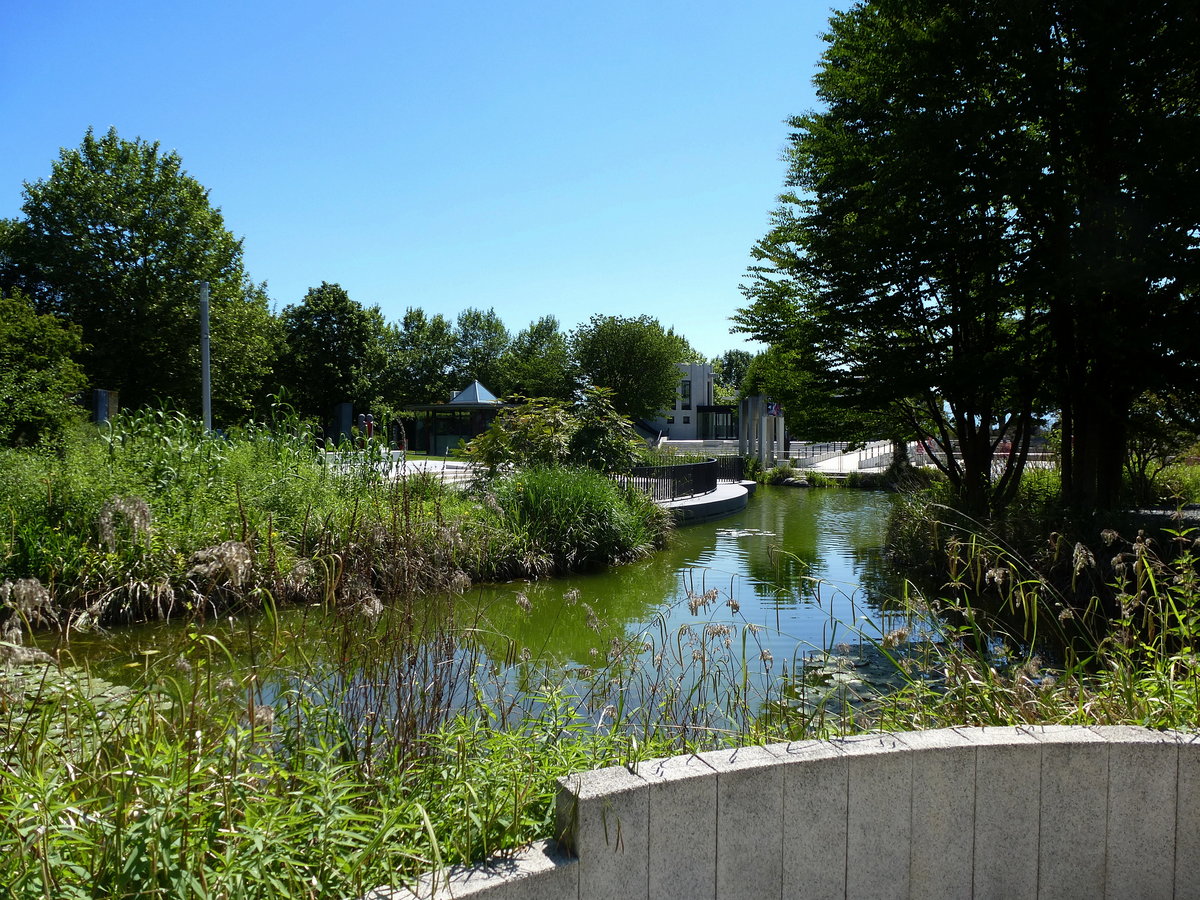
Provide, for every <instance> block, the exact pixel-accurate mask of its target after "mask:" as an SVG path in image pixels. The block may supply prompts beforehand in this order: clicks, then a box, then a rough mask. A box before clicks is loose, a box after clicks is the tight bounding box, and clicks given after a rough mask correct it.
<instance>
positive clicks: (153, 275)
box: [0, 129, 273, 415]
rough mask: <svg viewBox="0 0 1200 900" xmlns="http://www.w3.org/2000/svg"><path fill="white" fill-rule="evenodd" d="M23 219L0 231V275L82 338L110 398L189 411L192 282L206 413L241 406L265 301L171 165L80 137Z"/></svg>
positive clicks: (168, 159)
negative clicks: (206, 294) (207, 377)
mask: <svg viewBox="0 0 1200 900" xmlns="http://www.w3.org/2000/svg"><path fill="white" fill-rule="evenodd" d="M21 211H22V214H23V218H20V219H17V220H16V221H14V222H10V223H8V224H7V225H6V227H5V228H3V229H0V242H2V243H3V247H2V248H0V250H2V251H3V256H4V257H5V265H4V272H3V278H4V280H5V281H7V282H8V283H9V284H10V285H11V284H17V285H20V286H23V287H24V288H25V289H26V290H27V291H28V292H29V293H30V295H31V296H32V297H33V298H34V300H35V302H36V303H37V305H38V307H39V309H40V310H41V311H43V312H53V313H56V314H58V315H60V316H62V317H64V318H66V319H68V320H70V321H71V322H73V323H74V324H75V325H77V326H78V327H79V328H80V330H81V332H82V337H83V340H84V342H85V349H84V353H83V357H82V362H83V366H84V369H85V371H86V372H87V376H88V379H89V380H90V381H91V382H92V384H93V385H94V386H96V387H102V388H108V389H112V390H119V391H120V392H121V402H122V405H126V406H139V405H143V404H146V403H151V402H156V401H166V402H171V403H173V404H175V405H177V406H179V407H182V408H184V409H187V410H189V411H192V412H195V411H197V410H198V409H199V406H200V364H199V327H200V326H199V302H198V287H197V284H198V282H201V281H207V282H209V284H210V305H211V327H210V333H211V348H212V349H211V353H212V361H213V373H214V378H213V404H214V410H215V411H216V412H217V413H218V415H220V414H224V415H234V414H236V413H239V412H245V411H247V410H248V409H249V407H250V404H251V403H252V402H253V399H254V398H255V397H256V396H257V395H258V394H259V392H260V388H261V386H262V380H263V378H264V376H265V375H266V373H267V372H268V371H269V368H270V364H271V360H272V356H273V353H272V346H271V344H272V339H273V331H272V323H271V315H270V311H269V309H268V306H267V300H266V294H265V291H264V290H263V289H262V288H261V287H260V286H257V285H254V284H252V283H251V282H250V281H249V279H248V277H247V275H246V272H245V270H244V268H243V265H242V245H241V241H240V240H238V239H236V238H234V236H233V235H232V234H231V233H230V232H229V230H228V229H227V228H226V227H225V223H224V220H223V218H222V216H221V211H220V210H219V209H217V208H215V207H213V206H212V205H211V204H210V202H209V197H208V191H207V190H206V189H205V188H204V187H202V186H201V185H200V183H199V182H197V181H196V180H195V179H194V178H192V177H191V176H189V175H188V174H187V173H186V172H185V171H184V170H183V165H182V161H181V159H180V157H179V155H178V154H176V153H173V152H170V153H164V152H162V151H160V150H159V145H158V144H157V143H150V142H146V141H142V140H141V139H140V138H138V139H135V140H133V141H128V140H124V139H122V138H121V137H119V136H118V135H117V132H116V130H115V129H110V130H109V131H108V132H107V133H106V134H105V135H103V136H102V137H97V136H96V135H95V134H94V133H93V132H92V131H91V130H90V129H89V130H88V132H87V134H86V135H85V136H84V139H83V142H82V144H81V145H80V146H79V147H78V148H76V149H63V150H62V151H61V153H60V156H59V159H58V160H57V161H56V162H55V163H54V164H53V167H52V170H51V173H50V176H49V177H48V178H46V179H43V180H39V181H35V182H32V183H26V185H25V199H24V202H23V204H22V206H21Z"/></svg>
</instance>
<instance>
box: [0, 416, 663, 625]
mask: <svg viewBox="0 0 1200 900" xmlns="http://www.w3.org/2000/svg"><path fill="white" fill-rule="evenodd" d="M0 470H2V471H4V472H5V473H6V477H5V478H4V479H3V480H2V481H0V582H4V581H5V580H8V581H15V580H17V579H22V578H36V579H38V580H39V581H40V583H41V584H42V585H44V586H46V588H47V589H48V590H49V592H50V596H51V599H52V604H53V608H54V611H55V612H56V613H57V615H58V616H59V618H60V619H62V620H64V621H65V620H67V619H70V620H73V621H75V622H77V623H80V624H90V623H95V622H100V623H105V624H107V623H115V622H130V621H138V620H144V619H155V618H163V617H166V616H168V615H172V616H179V615H200V616H210V615H213V614H217V613H220V612H221V611H223V610H226V609H237V608H243V607H250V608H255V607H258V606H261V605H262V604H263V603H264V602H267V601H268V600H269V601H270V602H278V603H287V602H312V601H315V600H323V599H325V598H327V597H330V596H332V597H335V598H340V599H343V600H346V599H348V600H350V601H353V600H354V599H355V598H356V597H358V596H359V595H361V594H362V593H363V591H364V590H366V591H369V592H372V593H374V594H377V595H379V596H384V597H392V596H397V595H410V594H413V593H418V592H427V591H435V590H444V589H459V590H461V589H462V588H464V587H465V586H466V585H468V584H470V582H471V581H472V580H478V579H486V578H492V577H522V576H527V577H537V576H540V575H544V574H548V573H549V572H551V571H554V572H560V571H565V570H567V569H570V568H572V567H575V566H580V567H586V566H592V565H598V564H605V563H614V562H620V561H624V560H628V559H633V558H637V557H638V556H640V555H643V554H644V553H645V552H647V550H648V549H649V548H652V547H654V546H658V545H659V544H660V543H661V541H662V539H663V537H664V535H665V533H666V528H667V521H666V520H665V518H664V517H663V516H661V515H660V514H659V512H658V510H657V509H656V508H655V507H654V506H653V504H649V503H648V502H644V501H643V500H642V499H640V498H639V497H635V496H633V495H630V494H628V493H626V492H624V491H622V490H620V489H618V488H616V486H615V485H613V484H612V483H611V482H609V481H607V480H606V479H603V478H601V477H600V476H594V475H591V474H587V473H583V474H571V475H565V476H554V475H539V476H537V477H536V478H535V479H534V481H531V482H529V489H528V490H527V491H526V494H525V496H524V497H523V499H521V500H520V501H519V502H518V501H517V499H515V494H513V491H512V489H511V488H509V487H507V486H506V485H507V484H508V482H506V481H505V480H504V479H501V481H500V482H499V485H498V487H497V490H498V491H500V494H501V495H502V496H504V497H511V498H512V499H510V500H506V503H507V504H508V505H507V507H502V506H500V505H498V504H497V503H496V500H495V496H494V492H492V491H490V490H484V491H483V492H481V493H479V494H473V495H472V494H463V493H461V492H458V491H455V490H451V489H448V488H446V487H445V486H444V485H443V484H442V483H441V482H440V481H439V480H438V479H437V477H436V476H434V475H428V474H424V473H410V474H407V475H405V476H404V477H399V478H394V479H389V478H386V477H381V475H380V472H379V471H378V470H377V467H376V465H375V464H374V463H372V459H371V455H370V454H359V455H350V456H345V455H337V456H334V457H329V456H327V455H326V454H322V453H319V452H318V451H317V450H316V448H315V442H314V441H312V439H311V436H310V435H308V434H307V433H306V432H305V431H304V430H303V429H302V428H300V427H299V426H298V425H297V423H295V422H289V421H286V420H285V421H280V422H277V423H275V424H274V425H273V426H272V427H271V428H266V427H252V428H246V429H240V430H236V431H234V432H231V433H230V434H228V435H225V436H216V435H209V434H205V433H204V432H203V430H202V429H201V428H200V427H199V425H198V424H197V423H195V422H191V421H189V420H187V419H183V418H181V417H177V416H172V415H167V414H162V413H142V414H135V415H130V416H125V417H122V418H121V419H119V420H117V421H116V422H115V423H114V424H113V425H112V427H111V428H109V429H107V430H102V431H100V432H98V433H97V432H96V431H95V430H94V429H92V430H90V431H82V432H80V433H79V434H77V435H76V436H75V437H74V438H73V439H72V440H70V441H68V442H66V443H65V444H63V445H62V446H60V447H57V448H54V449H50V448H41V449H37V450H0ZM555 478H557V479H558V482H557V483H558V487H553V486H552V485H550V484H549V482H547V485H546V487H544V488H542V489H538V490H537V491H535V489H534V485H535V484H536V483H539V482H538V479H540V480H541V481H542V482H546V481H547V479H551V480H553V479H555ZM530 491H534V493H530ZM535 494H536V495H535ZM572 504H579V509H578V510H575V511H572V509H571V506H572ZM572 516H573V517H574V520H575V522H576V524H578V523H581V522H588V523H593V524H594V525H595V526H596V527H593V528H590V529H582V528H578V527H570V526H568V521H569V520H570V519H571V518H572ZM574 540H578V541H580V542H581V543H580V544H579V546H574V545H572V544H571V541H574Z"/></svg>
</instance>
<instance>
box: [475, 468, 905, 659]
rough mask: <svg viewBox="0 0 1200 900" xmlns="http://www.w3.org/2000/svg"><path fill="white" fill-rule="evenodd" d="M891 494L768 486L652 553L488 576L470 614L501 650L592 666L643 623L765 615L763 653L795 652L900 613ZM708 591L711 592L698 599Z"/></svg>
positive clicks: (662, 635) (669, 632)
mask: <svg viewBox="0 0 1200 900" xmlns="http://www.w3.org/2000/svg"><path fill="white" fill-rule="evenodd" d="M891 502H892V498H891V496H890V495H887V494H882V493H873V492H866V491H856V490H842V489H819V490H806V489H798V488H791V487H760V488H759V489H758V491H757V493H756V494H755V495H754V496H753V497H752V498H751V499H750V502H749V505H748V506H747V507H746V509H745V510H743V511H742V512H741V513H739V514H737V515H734V516H730V517H728V518H725V519H721V520H719V521H717V522H710V523H706V524H701V525H692V526H688V527H684V528H680V529H678V530H677V532H676V534H675V536H674V540H673V541H672V542H671V545H670V547H669V548H668V549H666V550H664V551H662V552H660V553H657V554H655V555H654V556H653V557H652V558H650V559H647V560H643V561H641V562H638V563H634V564H632V565H628V566H622V567H620V568H615V569H609V570H607V571H604V572H600V573H596V574H590V575H580V576H575V577H571V578H563V579H556V580H554V581H549V582H540V583H525V582H520V583H512V584H504V585H490V586H487V587H484V588H481V589H477V590H476V591H475V593H474V595H473V597H472V598H471V600H472V603H471V604H470V606H469V608H470V613H468V614H469V615H474V616H477V618H478V620H479V621H480V622H481V623H483V630H484V633H485V638H484V640H485V643H486V642H487V641H488V640H489V639H490V640H491V641H492V644H491V650H492V652H493V655H495V656H501V657H503V656H506V655H507V656H510V657H511V655H512V653H513V650H514V645H515V648H516V651H517V652H518V653H519V652H520V651H521V650H528V655H530V656H532V657H533V658H547V657H549V658H552V659H556V660H557V661H559V662H561V663H564V664H567V665H570V664H574V665H579V666H587V665H590V664H592V663H593V662H594V661H595V659H596V658H597V656H598V655H601V654H602V653H603V652H604V650H605V648H606V647H608V646H609V645H610V644H611V643H612V641H613V640H614V638H624V639H628V638H629V637H630V636H631V635H635V634H638V633H643V634H645V635H646V636H647V638H648V639H650V640H652V641H653V642H655V643H660V642H662V641H664V640H672V639H674V638H676V637H677V636H678V634H679V632H680V629H684V628H687V627H689V626H692V627H693V628H702V627H703V626H705V625H711V624H727V625H729V626H731V627H732V628H734V629H735V632H734V633H735V634H737V633H740V630H741V629H743V628H744V626H746V625H754V626H760V627H761V630H758V629H755V630H754V646H755V649H756V652H761V650H762V649H766V650H769V651H770V652H771V654H772V655H773V657H774V658H775V659H777V660H786V659H790V658H794V657H795V656H796V655H797V654H798V653H804V652H807V651H809V650H814V649H820V648H828V647H832V646H835V645H837V644H839V643H842V642H854V641H855V640H857V636H856V634H855V632H856V631H863V632H865V633H867V634H872V635H878V634H880V633H882V632H884V631H887V630H890V629H891V628H893V627H896V625H897V624H898V621H899V619H900V618H901V617H900V616H899V615H898V613H896V612H895V611H893V610H889V608H888V606H889V602H888V598H889V597H893V596H895V594H896V587H897V581H896V579H895V578H894V576H893V575H892V574H891V573H890V572H889V571H888V570H887V567H886V564H885V561H884V559H883V554H882V549H881V548H882V544H883V538H884V531H885V529H886V526H887V517H888V513H889V510H890V507H891ZM713 592H715V597H713ZM706 593H707V594H708V596H709V597H712V599H711V600H710V601H709V602H707V603H703V604H699V605H697V607H696V608H695V609H692V608H691V607H690V606H689V603H688V599H689V597H696V596H703V595H705V594H706ZM522 598H524V601H527V602H528V610H526V609H525V605H524V603H523V602H522ZM730 601H733V603H732V604H731V603H730Z"/></svg>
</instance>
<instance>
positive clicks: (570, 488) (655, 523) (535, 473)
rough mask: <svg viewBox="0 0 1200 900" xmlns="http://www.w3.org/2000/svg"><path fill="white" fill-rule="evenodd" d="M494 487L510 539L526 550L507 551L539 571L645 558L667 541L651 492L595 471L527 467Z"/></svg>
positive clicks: (661, 514) (665, 517) (664, 518)
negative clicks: (647, 494)
mask: <svg viewBox="0 0 1200 900" xmlns="http://www.w3.org/2000/svg"><path fill="white" fill-rule="evenodd" d="M490 490H491V492H492V496H493V497H494V499H495V503H496V505H497V506H498V508H499V510H500V513H501V516H500V520H501V523H502V525H503V527H504V528H505V530H506V531H507V532H508V536H509V538H510V539H512V540H513V541H514V542H515V543H516V544H517V545H518V546H520V547H522V548H523V550H522V552H520V553H516V554H507V555H509V556H511V557H513V559H514V560H515V559H521V558H523V559H527V560H533V561H535V562H534V564H533V565H532V566H530V568H533V569H534V570H535V571H534V572H532V574H552V573H555V572H566V571H571V570H575V569H586V568H593V567H596V566H600V565H607V564H613V563H621V562H628V561H630V560H633V559H638V558H640V557H643V556H645V555H647V554H648V553H650V552H651V551H652V550H653V549H655V548H656V547H659V546H661V545H662V542H663V540H664V538H665V535H666V532H667V530H668V527H669V526H668V525H667V523H668V522H669V518H668V514H667V513H666V511H665V510H662V509H661V508H660V507H658V506H657V505H656V504H655V503H654V502H653V501H652V500H651V499H650V498H649V497H647V496H646V495H645V494H643V493H642V492H640V491H637V490H635V489H632V488H624V487H622V486H621V485H619V484H617V483H616V482H614V481H613V480H612V479H610V478H608V477H606V476H604V475H602V474H600V473H599V472H595V471H593V470H590V469H565V468H542V469H528V470H524V471H519V472H515V473H512V474H510V475H506V476H502V477H501V478H499V479H497V480H496V482H495V483H494V484H493V485H492V487H491V489H490ZM537 561H540V562H537ZM498 563H499V564H500V565H501V566H503V562H501V561H499V560H498ZM536 570H541V571H536Z"/></svg>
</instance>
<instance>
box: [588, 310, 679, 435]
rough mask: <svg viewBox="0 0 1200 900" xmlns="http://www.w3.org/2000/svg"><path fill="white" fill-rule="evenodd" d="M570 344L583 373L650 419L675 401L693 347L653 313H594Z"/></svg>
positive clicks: (620, 404) (628, 409)
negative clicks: (680, 366) (631, 315)
mask: <svg viewBox="0 0 1200 900" xmlns="http://www.w3.org/2000/svg"><path fill="white" fill-rule="evenodd" d="M571 349H572V350H573V352H574V355H575V359H576V361H577V363H578V365H579V370H580V372H581V374H582V375H583V377H584V378H585V379H586V380H587V382H588V383H589V384H590V385H591V386H592V387H599V388H608V389H609V390H610V391H611V392H612V403H613V405H614V406H615V407H616V409H617V410H618V411H619V412H621V413H622V414H623V415H627V416H632V417H634V418H639V417H644V418H649V417H653V416H655V415H657V414H658V413H659V412H660V411H662V410H664V409H668V408H670V407H671V406H672V405H673V404H674V400H675V389H676V386H677V385H678V384H679V369H678V364H679V363H681V362H683V361H684V357H685V354H686V353H687V352H688V349H689V348H688V347H687V345H686V342H685V341H681V340H680V338H679V337H677V336H676V335H675V334H674V333H673V332H668V331H666V330H664V329H663V327H662V325H660V324H659V322H658V320H657V319H655V318H652V317H651V316H638V317H637V318H626V317H623V316H603V315H595V316H592V318H591V319H589V320H588V321H587V322H585V323H584V324H582V325H580V326H579V327H578V328H576V329H575V330H574V331H573V332H572V333H571Z"/></svg>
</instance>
